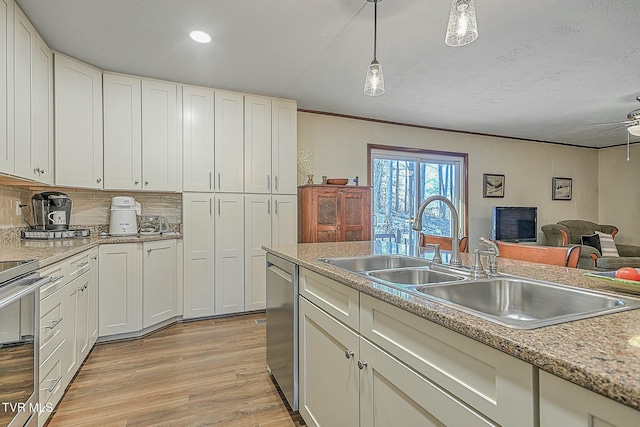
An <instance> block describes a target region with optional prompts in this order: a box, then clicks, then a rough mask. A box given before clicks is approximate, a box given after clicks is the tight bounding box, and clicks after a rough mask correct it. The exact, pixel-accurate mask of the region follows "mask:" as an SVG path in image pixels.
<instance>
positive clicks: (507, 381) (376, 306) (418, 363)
mask: <svg viewBox="0 0 640 427" xmlns="http://www.w3.org/2000/svg"><path fill="white" fill-rule="evenodd" d="M360 326H361V334H362V335H363V336H364V337H366V338H367V339H369V340H370V341H372V342H374V343H375V344H377V345H378V346H380V347H381V348H383V349H384V350H386V351H387V352H389V353H391V354H393V355H394V356H395V357H397V358H398V359H400V360H401V361H403V362H404V363H406V364H407V365H409V366H411V367H412V368H413V369H415V370H416V371H418V372H419V373H420V374H421V375H424V376H425V377H427V378H429V379H430V380H431V381H433V382H434V383H436V384H438V385H439V386H440V387H442V388H443V389H446V390H448V392H450V393H452V394H453V395H455V396H457V397H458V398H459V399H460V400H462V401H464V402H466V403H468V404H469V405H470V406H472V407H474V408H475V409H476V410H478V411H480V412H482V413H483V414H485V415H486V416H488V417H489V418H491V419H493V420H494V421H496V422H498V423H499V424H502V425H518V426H533V425H534V419H535V402H534V395H535V392H536V389H535V383H536V377H537V370H536V368H534V367H533V366H532V365H529V364H528V363H525V362H523V361H521V360H518V359H516V358H514V357H512V356H509V355H507V354H505V353H502V352H501V351H498V350H495V349H493V348H490V347H488V346H486V345H484V344H481V343H479V342H477V341H474V340H472V339H470V338H467V337H465V336H463V335H461V334H458V333H456V332H453V331H450V330H448V329H446V328H444V327H442V326H439V325H436V324H435V323H433V322H430V321H428V320H426V319H423V318H421V317H419V316H416V315H414V314H411V313H409V312H407V311H405V310H402V309H400V308H398V307H395V306H392V305H390V304H387V303H385V302H383V301H381V300H378V299H376V298H373V297H371V296H369V295H362V296H361V306H360Z"/></svg>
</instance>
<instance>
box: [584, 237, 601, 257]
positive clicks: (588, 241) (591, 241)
mask: <svg viewBox="0 0 640 427" xmlns="http://www.w3.org/2000/svg"><path fill="white" fill-rule="evenodd" d="M580 243H581V244H582V245H585V246H591V247H593V248H596V249H597V250H598V251H599V252H600V253H602V249H601V248H600V237H598V235H597V234H595V233H593V234H586V235H584V234H583V235H582V236H580Z"/></svg>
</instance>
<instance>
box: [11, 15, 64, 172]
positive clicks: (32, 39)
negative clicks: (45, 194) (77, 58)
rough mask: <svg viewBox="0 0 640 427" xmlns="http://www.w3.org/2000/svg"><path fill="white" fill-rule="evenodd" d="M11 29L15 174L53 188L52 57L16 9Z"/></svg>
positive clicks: (32, 28)
mask: <svg viewBox="0 0 640 427" xmlns="http://www.w3.org/2000/svg"><path fill="white" fill-rule="evenodd" d="M13 29H14V33H13V43H14V45H13V53H14V58H13V66H14V67H13V81H14V87H13V94H14V98H13V114H14V121H13V125H14V127H13V129H12V132H13V135H14V149H15V151H14V166H15V168H14V172H15V175H17V176H20V177H22V178H27V179H31V180H34V181H38V182H42V183H45V184H52V183H53V53H52V52H51V50H50V49H49V48H48V47H47V45H46V44H45V43H44V41H42V39H41V38H40V36H39V35H38V33H37V32H36V30H35V28H34V27H33V26H32V25H31V23H30V22H29V21H28V20H27V18H26V17H25V16H24V14H23V13H22V11H21V10H20V8H18V7H15V10H14V25H13ZM4 157H5V156H4V155H3V158H4Z"/></svg>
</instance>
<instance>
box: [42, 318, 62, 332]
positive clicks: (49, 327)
mask: <svg viewBox="0 0 640 427" xmlns="http://www.w3.org/2000/svg"><path fill="white" fill-rule="evenodd" d="M60 322H62V317H61V318H59V319H58V320H52V321H51V324H50V325H49V326H45V327H44V328H45V329H53V328H55V327H56V326H58V324H60Z"/></svg>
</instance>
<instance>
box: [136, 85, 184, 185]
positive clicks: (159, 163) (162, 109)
mask: <svg viewBox="0 0 640 427" xmlns="http://www.w3.org/2000/svg"><path fill="white" fill-rule="evenodd" d="M179 104H181V102H180V99H179V97H178V86H177V85H176V84H174V83H169V82H161V81H156V80H143V81H142V148H143V149H142V179H143V182H142V189H143V190H155V191H180V190H181V188H182V185H181V181H182V179H181V177H182V150H181V141H182V139H181V137H180V133H181V121H182V117H181V114H179V112H180V111H182V108H181V106H180V105H179ZM179 107H180V108H179Z"/></svg>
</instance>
